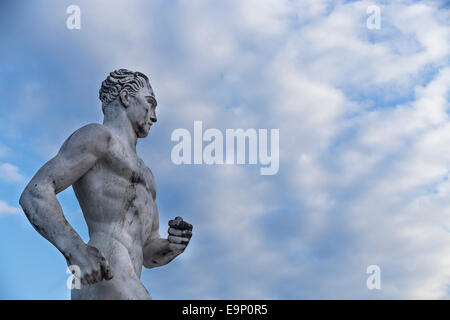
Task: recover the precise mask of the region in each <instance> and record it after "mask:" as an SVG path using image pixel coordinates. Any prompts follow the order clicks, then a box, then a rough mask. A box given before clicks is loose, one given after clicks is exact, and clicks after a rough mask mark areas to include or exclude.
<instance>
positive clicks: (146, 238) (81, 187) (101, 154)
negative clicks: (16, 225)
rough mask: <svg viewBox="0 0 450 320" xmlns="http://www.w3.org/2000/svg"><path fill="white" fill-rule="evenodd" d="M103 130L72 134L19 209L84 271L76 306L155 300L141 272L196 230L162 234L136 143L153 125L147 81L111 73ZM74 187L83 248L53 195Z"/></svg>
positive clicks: (174, 226)
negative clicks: (82, 221) (85, 231)
mask: <svg viewBox="0 0 450 320" xmlns="http://www.w3.org/2000/svg"><path fill="white" fill-rule="evenodd" d="M99 94H100V100H101V101H102V110H103V113H104V121H103V124H89V125H86V126H84V127H82V128H80V129H78V130H77V131H75V132H74V133H73V134H72V135H71V136H70V137H69V138H68V139H67V140H66V141H65V142H64V144H63V146H62V147H61V149H60V151H59V152H58V154H57V155H56V156H55V157H54V158H53V159H51V160H50V161H48V162H47V163H46V164H45V165H44V166H43V167H42V168H41V169H40V170H39V171H38V172H37V173H36V175H35V176H34V177H33V178H32V180H31V181H30V183H29V184H28V185H27V187H26V188H25V190H24V191H23V193H22V196H21V198H20V205H21V206H22V208H23V210H24V212H25V214H26V215H27V217H28V219H29V221H30V222H31V224H32V225H33V226H34V228H35V229H36V230H37V231H38V232H39V233H40V234H41V235H42V236H43V237H45V238H46V239H47V240H49V241H50V242H51V243H52V244H53V245H54V246H55V247H56V248H58V250H59V251H61V253H62V254H63V255H64V256H65V258H66V260H67V264H68V265H77V266H79V268H80V271H81V272H80V275H78V276H79V278H80V279H81V283H82V285H81V288H80V289H73V290H72V299H151V296H150V294H149V293H148V291H147V290H146V289H145V287H144V285H143V284H142V283H141V281H140V276H141V271H142V266H145V267H147V268H153V267H158V266H162V265H165V264H167V263H169V262H170V261H171V260H173V259H174V258H175V257H176V256H178V255H179V254H180V253H182V252H183V251H184V250H185V248H186V246H187V245H188V243H189V240H190V238H191V236H192V225H191V224H189V223H187V222H185V221H183V220H182V218H180V217H176V218H175V219H174V220H171V221H169V226H170V228H169V237H168V239H162V238H161V237H160V234H159V217H158V209H157V206H156V203H155V197H156V187H155V183H154V180H153V174H152V172H151V171H150V169H149V168H147V167H146V166H145V164H144V162H143V161H142V160H141V159H140V158H139V157H138V155H137V154H136V143H137V139H138V138H145V137H146V136H147V135H148V133H149V131H150V128H151V126H152V125H153V124H154V123H156V105H157V102H156V98H155V95H154V92H153V89H152V87H151V85H150V83H149V80H148V78H147V77H146V76H145V75H144V74H142V73H139V72H132V71H129V70H126V69H120V70H116V71H114V72H111V73H110V75H109V76H108V77H107V79H106V80H105V81H103V83H102V87H101V89H100V92H99ZM71 185H72V186H73V189H74V191H75V194H76V196H77V199H78V201H79V203H80V206H81V209H82V211H83V215H84V218H85V219H86V223H87V225H88V229H89V236H90V239H89V242H88V243H87V244H86V243H84V242H83V240H82V239H81V238H80V236H79V235H78V234H77V232H76V231H75V230H74V229H73V228H72V226H70V225H69V223H68V222H67V221H66V219H65V218H64V214H63V211H62V208H61V206H60V204H59V202H58V200H57V198H56V194H58V193H59V192H61V191H63V190H64V189H66V188H67V187H69V186H71Z"/></svg>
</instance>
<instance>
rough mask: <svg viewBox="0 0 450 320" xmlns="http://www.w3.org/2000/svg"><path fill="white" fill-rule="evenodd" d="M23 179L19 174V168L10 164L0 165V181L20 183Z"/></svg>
mask: <svg viewBox="0 0 450 320" xmlns="http://www.w3.org/2000/svg"><path fill="white" fill-rule="evenodd" d="M24 179H25V177H24V176H23V175H22V174H21V173H20V171H19V168H18V167H17V166H15V165H13V164H10V163H2V164H0V180H3V181H8V182H21V181H23V180H24Z"/></svg>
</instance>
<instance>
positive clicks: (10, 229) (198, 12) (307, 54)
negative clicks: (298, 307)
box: [0, 0, 450, 299]
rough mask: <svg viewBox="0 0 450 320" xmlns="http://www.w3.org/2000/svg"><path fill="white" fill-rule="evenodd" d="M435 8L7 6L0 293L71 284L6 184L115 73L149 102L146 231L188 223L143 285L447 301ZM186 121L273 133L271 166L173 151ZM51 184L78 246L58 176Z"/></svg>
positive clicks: (74, 210)
mask: <svg viewBox="0 0 450 320" xmlns="http://www.w3.org/2000/svg"><path fill="white" fill-rule="evenodd" d="M72 4H74V5H77V6H79V8H80V10H81V11H80V12H81V20H80V21H81V24H80V26H81V28H80V29H72V30H71V29H68V28H67V26H66V20H67V19H68V17H69V16H70V14H68V13H66V9H67V7H68V6H69V5H72ZM371 5H376V6H377V7H378V8H379V9H380V22H381V23H380V28H379V29H374V28H368V26H367V20H368V19H369V18H370V16H371V14H370V13H367V8H368V7H369V6H371ZM449 21H450V9H449V6H448V4H446V1H445V0H443V1H392V2H391V1H326V0H308V1H288V0H247V1H239V0H226V1H220V2H216V1H214V2H212V1H199V0H190V1H175V0H173V1H162V0H161V1H159V0H152V1H119V0H117V1H75V0H72V1H65V0H64V1H50V0H47V1H43V0H39V1H32V2H31V1H8V0H7V1H2V2H1V4H0V30H1V31H0V95H1V97H2V99H1V102H0V299H69V298H70V291H69V290H68V289H67V286H66V281H67V279H68V277H69V275H68V274H67V273H66V268H67V265H66V262H65V259H64V258H63V256H62V255H61V254H60V253H59V251H58V250H57V249H56V248H54V247H53V246H52V245H51V244H50V243H49V242H48V241H47V240H45V239H44V238H42V237H41V236H40V235H39V234H38V233H37V232H36V231H35V230H34V229H33V228H32V226H31V225H30V223H29V222H28V220H27V219H26V217H25V215H24V213H23V211H22V209H21V208H20V206H19V204H18V199H19V197H20V194H21V192H22V190H23V189H24V187H25V186H26V184H27V183H28V181H29V180H30V179H31V178H32V177H33V175H34V174H35V172H36V171H37V170H38V169H39V168H40V167H41V166H42V165H43V164H44V163H45V162H46V161H48V160H49V159H51V158H52V157H53V156H55V155H56V153H57V152H58V150H59V147H60V146H61V145H62V143H63V142H64V141H65V139H66V138H67V137H68V136H69V135H70V134H71V133H72V132H73V131H75V130H76V129H78V128H79V127H81V126H83V125H86V124H88V123H101V122H102V112H101V103H100V101H99V99H98V90H99V87H100V84H101V82H102V81H103V80H104V79H105V78H106V76H107V75H108V73H109V72H111V71H113V70H116V69H119V68H127V69H130V70H136V71H140V72H142V73H144V74H146V75H148V76H149V78H150V82H151V85H152V87H153V89H154V91H155V94H156V97H157V99H158V108H157V116H158V122H157V123H156V124H155V125H154V126H153V127H152V129H151V132H150V134H149V136H148V138H146V139H140V140H139V142H138V148H137V149H138V154H139V155H140V157H141V158H142V159H143V160H144V162H145V163H146V164H147V165H148V166H149V167H150V168H151V170H152V171H153V174H154V176H155V182H156V186H157V199H156V202H157V204H158V208H159V214H160V224H161V229H160V232H161V235H162V236H163V237H166V236H167V222H168V220H170V219H173V218H174V217H176V216H182V217H183V218H184V219H185V220H187V221H189V222H190V223H192V224H193V225H194V230H193V231H194V232H193V233H194V235H193V237H192V240H191V243H190V244H189V246H188V247H187V249H186V251H185V252H184V253H183V254H182V255H180V256H179V257H177V258H176V259H175V260H174V261H172V262H171V263H170V264H168V265H166V266H163V267H160V268H154V269H145V270H144V271H143V273H142V277H141V280H142V281H143V283H144V285H145V286H146V288H147V289H148V291H149V292H150V294H151V295H152V297H153V298H154V299H448V298H450V181H449V179H448V177H449V169H450V148H449V146H450V119H449V110H450V109H449V108H450V104H449V99H448V98H449V88H450V64H449V62H450V60H449V53H450V23H449ZM194 121H202V123H203V127H204V128H205V129H206V128H217V129H219V130H221V131H222V132H225V130H226V129H237V128H243V129H249V128H254V129H256V130H258V129H269V130H270V129H279V140H280V143H279V161H280V164H279V171H278V172H277V174H275V175H260V171H259V166H255V165H248V164H247V165H206V164H203V165H183V164H182V165H176V164H174V163H173V162H172V160H171V150H172V148H173V147H174V145H175V143H174V142H173V141H171V134H172V132H173V131H174V130H176V129H179V128H184V129H187V130H189V131H190V132H193V126H194ZM58 199H59V201H60V202H61V205H62V208H63V210H64V214H65V216H66V217H67V219H68V221H69V222H70V223H71V224H72V226H73V227H74V228H75V229H76V230H77V232H78V233H79V234H80V236H81V237H82V238H83V239H84V240H85V241H88V240H89V237H88V232H87V226H86V224H85V222H84V220H83V216H82V212H81V209H80V208H79V205H78V203H77V201H76V198H75V196H74V193H73V190H72V188H68V189H66V190H65V191H63V192H62V193H60V194H59V195H58ZM371 265H376V266H378V267H379V269H380V271H381V273H380V288H379V289H373V290H369V288H368V286H367V279H368V277H369V276H370V274H367V272H366V271H367V268H368V267H369V266H371Z"/></svg>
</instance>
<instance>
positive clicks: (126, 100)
mask: <svg viewBox="0 0 450 320" xmlns="http://www.w3.org/2000/svg"><path fill="white" fill-rule="evenodd" d="M120 101H122V104H123V106H124V107H125V108H128V106H129V105H130V94H129V93H128V91H127V90H126V89H124V90H122V91H120Z"/></svg>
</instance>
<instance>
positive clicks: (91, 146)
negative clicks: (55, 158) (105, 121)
mask: <svg viewBox="0 0 450 320" xmlns="http://www.w3.org/2000/svg"><path fill="white" fill-rule="evenodd" d="M111 139H112V133H111V131H110V130H109V129H108V128H107V127H105V126H104V125H102V124H99V123H90V124H87V125H85V126H83V127H81V128H80V129H78V130H76V131H75V132H73V133H72V134H71V135H70V136H69V137H68V138H67V140H66V141H65V142H64V144H63V146H62V147H61V149H67V148H69V149H79V148H82V149H83V150H89V151H94V152H96V153H97V152H103V151H106V150H108V148H109V145H110V143H111Z"/></svg>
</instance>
